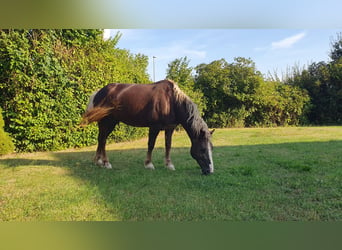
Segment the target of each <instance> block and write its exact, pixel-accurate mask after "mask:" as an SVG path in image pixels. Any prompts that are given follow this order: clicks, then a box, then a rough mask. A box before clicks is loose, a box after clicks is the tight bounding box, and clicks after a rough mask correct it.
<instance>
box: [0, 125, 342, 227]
mask: <svg viewBox="0 0 342 250" xmlns="http://www.w3.org/2000/svg"><path fill="white" fill-rule="evenodd" d="M213 144H214V153H213V157H214V163H215V173H214V174H213V175H210V176H202V175H201V171H200V168H199V166H198V165H197V163H196V162H195V161H194V160H193V159H192V158H191V156H190V154H189V150H190V149H189V146H190V141H189V139H188V137H187V136H186V134H185V133H184V132H177V133H175V136H174V138H173V149H172V158H173V162H174V165H175V167H176V171H173V172H172V171H169V170H167V169H166V168H165V167H164V165H163V154H164V148H163V145H164V140H163V136H162V135H160V136H159V138H158V141H157V144H156V147H157V148H156V149H155V151H154V165H155V167H156V170H155V171H148V170H145V169H144V167H143V161H144V158H145V154H146V145H147V139H146V138H143V139H141V140H138V141H134V142H127V143H117V144H110V145H108V147H107V148H108V154H109V157H110V160H111V163H112V165H113V169H111V170H108V169H102V168H99V167H96V166H95V165H93V163H92V158H93V156H94V151H95V146H93V147H88V148H83V149H76V150H66V151H60V152H42V153H32V154H13V155H7V156H2V157H0V221H70V220H72V221H73V220H77V221H78V220H82V221H83V220H91V221H93V220H101V221H102V220H110V221H113V220H114V221H115V220H120V221H202V220H203V221H208V220H209V221H227V220H233V221H310V220H319V221H341V220H342V127H299V128H295V127H289V128H265V129H264V128H255V129H254V128H253V129H217V130H216V132H215V133H214V137H213Z"/></svg>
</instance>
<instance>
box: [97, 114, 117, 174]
mask: <svg viewBox="0 0 342 250" xmlns="http://www.w3.org/2000/svg"><path fill="white" fill-rule="evenodd" d="M116 124H117V122H115V121H113V119H111V118H110V117H106V118H104V119H102V120H101V121H99V122H98V127H99V135H98V144H97V150H96V155H95V163H96V164H97V165H99V166H101V167H105V168H112V165H111V164H110V163H109V160H108V157H107V154H106V140H107V137H108V135H109V134H110V133H111V132H112V131H113V129H114V127H115V125H116Z"/></svg>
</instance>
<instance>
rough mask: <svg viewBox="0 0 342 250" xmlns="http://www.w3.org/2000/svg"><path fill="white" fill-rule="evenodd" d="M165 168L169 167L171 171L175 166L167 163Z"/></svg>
mask: <svg viewBox="0 0 342 250" xmlns="http://www.w3.org/2000/svg"><path fill="white" fill-rule="evenodd" d="M166 168H167V169H169V170H172V171H175V170H176V169H175V166H174V165H173V164H172V163H168V164H166Z"/></svg>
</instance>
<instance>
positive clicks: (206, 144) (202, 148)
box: [83, 80, 214, 175]
mask: <svg viewBox="0 0 342 250" xmlns="http://www.w3.org/2000/svg"><path fill="white" fill-rule="evenodd" d="M91 122H98V127H99V135H98V147H97V151H96V156H95V162H96V163H97V164H98V165H101V166H103V167H105V168H112V166H111V164H110V163H109V161H108V158H107V156H106V151H105V146H106V139H107V137H108V135H109V134H110V133H111V132H112V131H113V129H114V127H115V125H116V124H118V123H119V122H123V123H125V124H128V125H131V126H136V127H149V137H148V151H147V157H146V160H145V168H147V169H154V166H153V164H152V150H153V148H154V145H155V142H156V138H157V136H158V134H159V132H160V131H161V130H165V148H166V150H165V164H166V167H167V168H168V169H170V170H175V167H174V165H173V164H172V162H171V158H170V150H171V137H172V133H173V131H174V129H175V128H176V126H177V125H178V124H181V125H182V126H183V127H184V129H185V131H186V132H187V134H188V136H189V137H190V140H191V144H192V145H191V151H190V152H191V156H192V157H193V158H194V159H195V160H196V161H197V162H198V164H199V165H200V167H201V169H202V173H203V174H205V175H207V174H210V173H213V172H214V163H213V158H212V148H213V146H212V143H211V141H210V138H211V134H212V133H213V131H212V132H210V131H209V129H208V126H207V124H206V123H205V122H204V121H203V119H202V118H201V117H200V115H199V112H198V109H197V106H196V105H195V104H194V103H193V102H192V101H191V100H190V98H189V97H188V96H186V95H185V94H184V93H183V92H182V91H181V90H180V89H179V87H178V85H177V84H176V83H174V82H172V81H170V80H162V81H159V82H156V83H152V84H122V83H112V84H108V85H107V86H105V87H103V88H102V89H100V90H99V91H97V92H95V93H94V94H93V95H92V96H91V97H90V101H89V104H88V107H87V110H86V112H85V113H84V115H83V123H84V124H88V123H91Z"/></svg>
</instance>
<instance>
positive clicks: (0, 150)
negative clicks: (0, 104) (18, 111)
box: [0, 108, 14, 155]
mask: <svg viewBox="0 0 342 250" xmlns="http://www.w3.org/2000/svg"><path fill="white" fill-rule="evenodd" d="M4 125H5V123H4V120H3V118H2V110H1V108H0V155H3V154H8V153H12V152H13V151H14V145H13V142H12V139H11V137H10V136H9V135H8V134H7V133H6V132H5V130H4Z"/></svg>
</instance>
